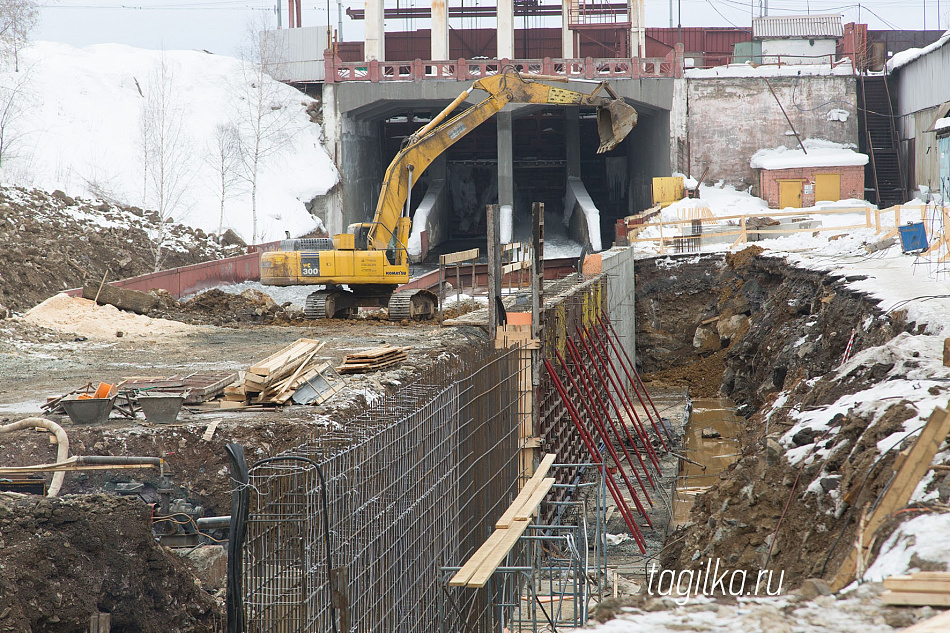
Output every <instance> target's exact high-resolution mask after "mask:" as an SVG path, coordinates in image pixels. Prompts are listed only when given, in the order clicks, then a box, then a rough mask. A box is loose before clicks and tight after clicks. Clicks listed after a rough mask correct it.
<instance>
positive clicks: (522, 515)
mask: <svg viewBox="0 0 950 633" xmlns="http://www.w3.org/2000/svg"><path fill="white" fill-rule="evenodd" d="M553 485H554V477H548V478H546V479H542V480H541V483H540V484H539V485H538V487H537V488H536V489H535V491H534V492H533V493H531V496H530V497H528V500H527V501H525V502H524V505H523V506H521V509H520V510H518V512H516V513H515V521H526V520H528V519H530V518H531V517H533V516H534V513H535V512H537V510H538V506H539V505H541V501H542V500H543V499H544V497H545V496H546V495H547V494H548V491H549V490H551V486H553Z"/></svg>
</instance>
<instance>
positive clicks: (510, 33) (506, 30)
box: [496, 0, 515, 59]
mask: <svg viewBox="0 0 950 633" xmlns="http://www.w3.org/2000/svg"><path fill="white" fill-rule="evenodd" d="M496 41H497V42H498V53H497V55H496V57H497V58H498V59H514V58H515V2H514V0H498V38H497V40H496Z"/></svg>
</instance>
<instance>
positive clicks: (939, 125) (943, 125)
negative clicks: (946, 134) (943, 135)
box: [934, 116, 950, 132]
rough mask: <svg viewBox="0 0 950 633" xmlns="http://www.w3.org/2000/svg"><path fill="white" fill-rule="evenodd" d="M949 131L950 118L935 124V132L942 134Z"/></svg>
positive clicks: (947, 117) (946, 117) (944, 118)
mask: <svg viewBox="0 0 950 633" xmlns="http://www.w3.org/2000/svg"><path fill="white" fill-rule="evenodd" d="M947 129H950V116H945V117H943V118H942V119H937V121H936V122H935V123H934V132H940V131H942V130H947Z"/></svg>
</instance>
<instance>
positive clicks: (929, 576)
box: [910, 571, 950, 580]
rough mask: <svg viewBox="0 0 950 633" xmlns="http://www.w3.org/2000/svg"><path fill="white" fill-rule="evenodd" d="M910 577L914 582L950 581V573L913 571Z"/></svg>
mask: <svg viewBox="0 0 950 633" xmlns="http://www.w3.org/2000/svg"><path fill="white" fill-rule="evenodd" d="M910 577H911V578H913V579H914V580H950V571H915V572H914V573H912V574H910Z"/></svg>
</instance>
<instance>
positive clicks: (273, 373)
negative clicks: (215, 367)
mask: <svg viewBox="0 0 950 633" xmlns="http://www.w3.org/2000/svg"><path fill="white" fill-rule="evenodd" d="M325 344H326V343H321V342H319V341H315V340H312V339H305V338H302V339H298V340H297V341H295V342H294V343H292V344H291V345H288V346H287V347H285V348H283V349H282V350H280V351H279V352H277V353H276V354H273V355H271V356H269V357H268V358H266V359H264V360H262V361H261V362H259V363H255V364H254V365H251V367H250V368H249V369H248V371H246V372H243V374H242V375H241V376H240V377H239V378H238V380H237V381H235V382H233V383H231V384H230V385H228V386H227V387H225V388H224V401H223V402H222V403H221V407H222V408H227V409H233V408H238V407H243V406H250V405H256V404H264V405H282V404H285V403H286V402H287V401H288V400H290V399H291V398H292V397H293V396H294V394H295V393H296V392H297V390H298V389H301V388H304V387H305V386H306V389H307V390H308V391H309V392H313V393H314V396H313V398H311V399H310V400H308V402H307V403H308V404H314V403H315V401H316V400H317V399H318V397H319V399H320V402H323V401H325V400H326V399H327V398H329V396H330V395H333V394H334V393H336V392H337V391H339V390H340V389H341V388H342V380H341V379H340V378H339V376H336V377H335V378H334V377H333V376H331V375H330V372H331V371H332V366H331V365H330V363H328V362H322V363H317V362H316V361H315V358H316V355H317V352H319V351H320V350H321V349H322V348H323V346H324V345H325ZM321 384H322V385H326V386H327V388H324V389H318V388H317V386H318V385H321ZM331 384H332V389H331V388H329V386H330V385H331ZM328 391H329V392H330V393H327V392H328ZM317 404H319V403H317Z"/></svg>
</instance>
